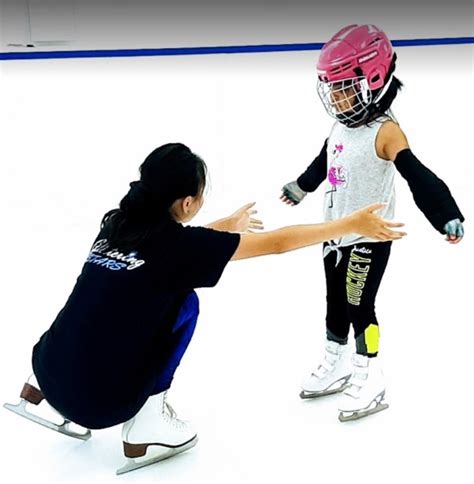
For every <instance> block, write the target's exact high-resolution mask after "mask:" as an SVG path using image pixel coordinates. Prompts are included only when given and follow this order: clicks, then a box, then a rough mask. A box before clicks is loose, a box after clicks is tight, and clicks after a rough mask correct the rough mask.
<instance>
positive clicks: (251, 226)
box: [229, 202, 264, 233]
mask: <svg viewBox="0 0 474 484" xmlns="http://www.w3.org/2000/svg"><path fill="white" fill-rule="evenodd" d="M254 205H255V202H252V203H247V205H244V206H243V207H242V208H239V209H238V210H237V211H236V212H234V213H233V214H232V215H231V216H230V217H229V219H230V220H231V222H232V226H233V227H232V228H233V230H232V232H240V233H242V232H253V231H254V230H263V228H264V227H263V222H262V221H261V220H257V219H256V218H252V215H255V214H256V213H257V210H252V207H253V206H254Z"/></svg>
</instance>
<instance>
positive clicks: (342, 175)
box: [326, 143, 348, 208]
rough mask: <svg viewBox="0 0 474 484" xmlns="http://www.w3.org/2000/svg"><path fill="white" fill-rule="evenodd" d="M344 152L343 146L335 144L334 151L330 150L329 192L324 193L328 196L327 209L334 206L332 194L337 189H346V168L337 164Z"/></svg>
mask: <svg viewBox="0 0 474 484" xmlns="http://www.w3.org/2000/svg"><path fill="white" fill-rule="evenodd" d="M343 151H344V146H343V144H342V143H336V144H335V145H334V149H333V150H332V160H331V165H330V167H329V170H328V181H329V184H330V188H329V190H328V191H327V192H326V195H329V196H330V197H331V198H330V201H329V208H332V207H333V206H334V199H333V197H334V194H335V193H336V192H337V188H338V187H341V188H346V186H347V183H348V174H347V170H346V168H345V167H344V166H343V165H342V164H340V163H337V159H338V157H339V155H340V154H341V153H342V152H343Z"/></svg>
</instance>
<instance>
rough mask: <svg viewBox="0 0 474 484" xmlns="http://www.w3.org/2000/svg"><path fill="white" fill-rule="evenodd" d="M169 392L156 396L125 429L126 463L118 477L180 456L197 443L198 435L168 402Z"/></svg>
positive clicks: (126, 423)
mask: <svg viewBox="0 0 474 484" xmlns="http://www.w3.org/2000/svg"><path fill="white" fill-rule="evenodd" d="M166 395H167V392H163V393H160V394H158V395H153V396H151V397H149V398H148V400H147V401H146V403H145V405H144V406H143V407H142V408H141V409H140V411H139V412H138V413H137V415H135V417H133V418H132V419H131V420H129V421H127V422H125V423H124V424H123V428H122V440H123V451H124V454H125V457H127V463H126V464H125V465H124V466H123V467H121V468H120V469H118V470H117V474H123V473H125V472H129V471H133V470H135V469H138V468H140V467H145V466H148V465H150V464H154V463H155V462H159V461H162V460H164V459H168V458H170V457H173V456H175V455H177V454H180V453H182V452H184V451H186V450H188V449H190V448H191V447H194V446H195V445H196V444H197V440H198V438H197V435H196V432H194V430H193V429H192V428H191V427H190V425H189V424H188V423H187V422H184V421H182V420H179V419H178V418H176V413H175V412H174V410H173V409H172V408H171V406H170V405H169V404H168V403H167V402H166Z"/></svg>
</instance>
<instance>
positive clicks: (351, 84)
mask: <svg viewBox="0 0 474 484" xmlns="http://www.w3.org/2000/svg"><path fill="white" fill-rule="evenodd" d="M317 88H318V95H319V98H320V99H321V101H322V103H323V105H324V107H325V109H326V112H327V113H328V114H329V116H331V117H332V118H335V119H337V120H338V121H340V122H341V123H343V124H345V125H347V126H352V125H354V124H358V123H360V122H361V121H363V120H364V118H365V117H366V116H367V114H368V108H369V106H370V104H371V103H372V91H371V90H370V89H369V83H368V81H367V79H366V78H365V76H358V77H351V78H348V79H342V80H339V81H333V82H330V81H322V80H321V79H318V86H317Z"/></svg>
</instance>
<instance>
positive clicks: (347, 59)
mask: <svg viewBox="0 0 474 484" xmlns="http://www.w3.org/2000/svg"><path fill="white" fill-rule="evenodd" d="M393 60H394V51H393V47H392V44H391V42H390V40H389V39H388V37H387V35H386V34H385V33H384V32H382V31H381V30H380V29H379V28H378V27H376V26H375V25H349V26H347V27H345V28H343V29H342V30H340V31H339V32H337V34H335V35H334V36H333V37H332V38H331V40H329V41H328V42H327V43H326V44H325V45H324V46H323V48H322V50H321V55H320V57H319V60H318V63H317V72H318V81H319V82H318V92H319V95H320V97H321V100H322V101H323V104H324V106H325V107H326V110H327V111H328V113H329V114H330V115H331V116H333V117H336V118H337V119H339V120H340V121H343V122H344V121H345V122H346V124H349V125H350V124H351V119H344V118H345V117H348V116H354V119H353V120H354V121H355V120H360V119H361V115H362V114H363V112H366V111H367V108H368V106H369V105H370V104H371V103H372V101H374V102H375V101H377V100H379V99H380V98H381V96H383V94H384V92H385V90H384V89H383V88H384V87H388V84H389V82H387V84H386V81H387V75H388V73H389V72H390V69H391V68H392V62H393ZM347 89H352V91H351V92H352V95H353V97H355V98H356V100H355V102H354V100H352V101H351V97H350V96H349V97H346V100H349V101H351V104H352V106H351V113H350V114H347V115H346V116H345V115H344V111H343V110H342V111H341V108H340V107H338V106H337V104H338V102H339V101H337V100H336V98H337V97H338V95H337V92H338V91H339V92H341V93H342V92H344V91H346V90H347ZM374 91H375V92H374ZM331 93H332V94H331ZM335 93H336V94H335ZM373 94H375V95H376V98H375V99H374V96H373ZM339 98H340V96H339ZM340 105H341V104H340ZM354 111H355V114H354Z"/></svg>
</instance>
